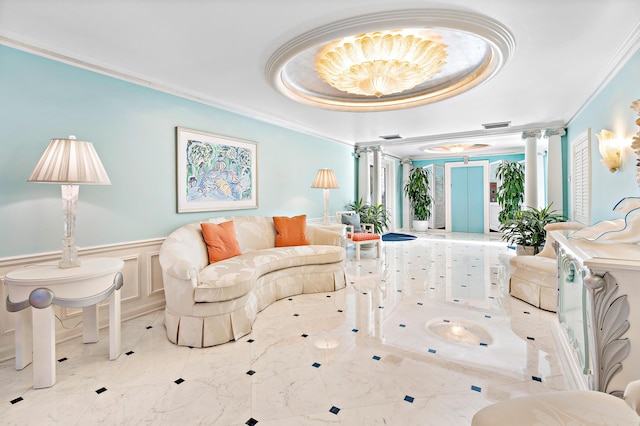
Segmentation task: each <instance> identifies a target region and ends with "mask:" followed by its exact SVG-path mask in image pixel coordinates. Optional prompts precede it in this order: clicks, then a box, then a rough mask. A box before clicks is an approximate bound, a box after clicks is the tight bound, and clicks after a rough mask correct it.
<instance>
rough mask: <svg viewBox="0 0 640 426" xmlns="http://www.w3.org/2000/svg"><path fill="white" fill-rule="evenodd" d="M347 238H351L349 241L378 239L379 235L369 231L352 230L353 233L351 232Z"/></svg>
mask: <svg viewBox="0 0 640 426" xmlns="http://www.w3.org/2000/svg"><path fill="white" fill-rule="evenodd" d="M349 238H351V241H354V242H357V241H370V240H379V239H380V235H378V234H372V233H370V232H354V233H353V234H351V236H350V237H349Z"/></svg>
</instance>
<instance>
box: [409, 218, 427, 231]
mask: <svg viewBox="0 0 640 426" xmlns="http://www.w3.org/2000/svg"><path fill="white" fill-rule="evenodd" d="M411 227H412V228H413V230H414V231H416V232H427V229H429V221H428V220H414V221H413V223H412V226H411Z"/></svg>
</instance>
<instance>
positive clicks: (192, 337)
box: [164, 262, 346, 348]
mask: <svg viewBox="0 0 640 426" xmlns="http://www.w3.org/2000/svg"><path fill="white" fill-rule="evenodd" d="M345 286H346V277H345V271H344V263H343V262H339V263H335V264H329V265H306V266H301V267H295V268H287V269H283V270H279V271H274V272H271V273H269V274H266V275H263V276H262V277H260V278H258V280H257V282H256V285H255V286H254V288H253V289H252V290H251V291H250V292H249V293H247V294H245V295H244V296H242V297H239V298H237V299H233V300H229V301H225V302H207V303H196V304H195V305H194V306H193V309H192V315H184V314H180V313H177V312H172V311H171V310H170V309H169V308H168V307H166V308H165V316H164V323H165V328H166V330H167V338H168V339H169V341H171V342H172V343H175V344H177V345H180V346H190V347H194V348H201V347H207V346H214V345H220V344H222V343H226V342H229V341H231V340H238V339H239V338H241V337H243V336H245V335H247V334H249V333H250V332H251V329H252V326H253V323H254V321H255V320H256V317H257V314H258V312H260V311H262V310H263V309H265V308H266V307H267V306H269V305H270V304H272V303H273V302H275V301H276V300H279V299H283V298H285V297H290V296H295V295H298V294H302V293H323V292H330V291H336V290H340V289H343V288H345Z"/></svg>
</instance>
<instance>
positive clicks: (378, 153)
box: [371, 146, 382, 205]
mask: <svg viewBox="0 0 640 426" xmlns="http://www.w3.org/2000/svg"><path fill="white" fill-rule="evenodd" d="M371 151H372V152H373V179H372V181H373V191H372V192H373V200H371V204H376V205H377V204H382V148H381V147H379V146H374V147H373V148H371Z"/></svg>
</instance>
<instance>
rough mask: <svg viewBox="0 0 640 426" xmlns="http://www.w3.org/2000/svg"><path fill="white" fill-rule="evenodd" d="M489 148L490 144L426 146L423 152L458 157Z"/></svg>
mask: <svg viewBox="0 0 640 426" xmlns="http://www.w3.org/2000/svg"><path fill="white" fill-rule="evenodd" d="M488 146H489V145H488V144H484V143H456V144H451V145H439V146H426V147H424V148H422V150H423V151H425V152H439V153H452V154H456V155H457V154H460V153H462V152H467V151H474V150H477V149H483V148H486V147H488Z"/></svg>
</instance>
